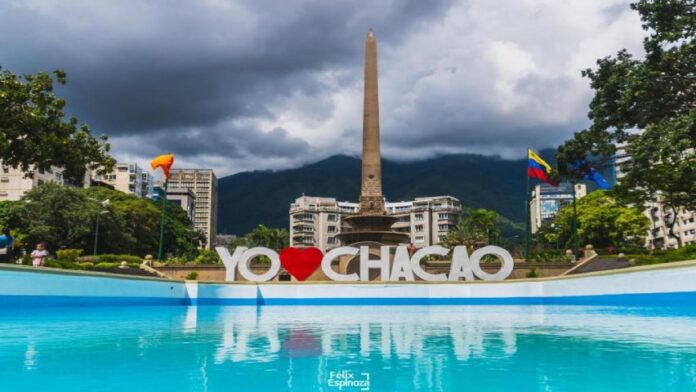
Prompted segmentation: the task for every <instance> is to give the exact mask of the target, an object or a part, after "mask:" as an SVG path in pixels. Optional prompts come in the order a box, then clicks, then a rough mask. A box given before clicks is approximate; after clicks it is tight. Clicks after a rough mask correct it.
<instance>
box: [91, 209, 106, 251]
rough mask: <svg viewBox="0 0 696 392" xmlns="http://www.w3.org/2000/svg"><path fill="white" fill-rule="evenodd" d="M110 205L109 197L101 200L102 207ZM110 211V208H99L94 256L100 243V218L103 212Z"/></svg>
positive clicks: (95, 229) (95, 230)
mask: <svg viewBox="0 0 696 392" xmlns="http://www.w3.org/2000/svg"><path fill="white" fill-rule="evenodd" d="M108 205H109V199H106V200H104V201H102V202H101V206H102V208H106V207H107V206H108ZM107 212H109V211H108V210H101V209H100V210H99V212H98V213H97V223H96V227H95V228H94V252H93V253H94V256H96V255H97V247H98V245H99V218H100V217H101V215H102V214H106V213H107Z"/></svg>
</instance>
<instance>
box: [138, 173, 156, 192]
mask: <svg viewBox="0 0 696 392" xmlns="http://www.w3.org/2000/svg"><path fill="white" fill-rule="evenodd" d="M140 184H141V187H140V193H141V195H142V197H150V196H151V195H152V194H153V193H154V191H155V177H153V176H152V174H150V172H148V171H145V170H143V173H142V180H141V181H140Z"/></svg>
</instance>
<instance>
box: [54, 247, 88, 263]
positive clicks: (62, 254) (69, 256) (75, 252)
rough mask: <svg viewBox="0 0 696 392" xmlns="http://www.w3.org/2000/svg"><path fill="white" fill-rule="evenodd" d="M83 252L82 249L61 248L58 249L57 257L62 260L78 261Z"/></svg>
mask: <svg viewBox="0 0 696 392" xmlns="http://www.w3.org/2000/svg"><path fill="white" fill-rule="evenodd" d="M81 254H82V249H61V250H57V251H56V258H58V259H60V260H68V261H77V258H78V257H80V255H81Z"/></svg>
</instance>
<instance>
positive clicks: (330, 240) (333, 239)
mask: <svg viewBox="0 0 696 392" xmlns="http://www.w3.org/2000/svg"><path fill="white" fill-rule="evenodd" d="M327 242H328V243H329V244H335V243H336V237H329V239H328V240H327Z"/></svg>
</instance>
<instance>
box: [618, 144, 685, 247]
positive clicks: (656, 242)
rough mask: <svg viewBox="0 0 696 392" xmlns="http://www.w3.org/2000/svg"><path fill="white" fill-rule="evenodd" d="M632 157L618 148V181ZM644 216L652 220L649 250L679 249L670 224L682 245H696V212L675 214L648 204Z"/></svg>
mask: <svg viewBox="0 0 696 392" xmlns="http://www.w3.org/2000/svg"><path fill="white" fill-rule="evenodd" d="M630 159H631V157H630V155H628V154H626V151H625V146H618V147H617V151H616V157H615V159H614V172H615V175H616V179H617V181H621V178H622V177H623V176H624V173H623V172H622V171H621V165H622V164H624V163H626V162H628V161H630ZM643 214H644V215H645V216H647V217H648V219H650V229H649V230H648V233H647V236H646V238H645V247H646V248H648V249H675V248H678V247H679V241H677V239H676V238H674V237H672V236H670V235H669V224H671V223H672V222H674V234H675V235H676V236H678V237H679V238H680V239H681V241H682V245H691V244H694V243H696V222H695V221H696V212H694V211H688V210H683V209H682V210H679V211H677V212H676V214H674V212H673V211H672V210H671V209H670V208H665V206H663V205H662V204H661V203H656V202H652V203H647V204H646V205H645V210H644V211H643Z"/></svg>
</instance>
